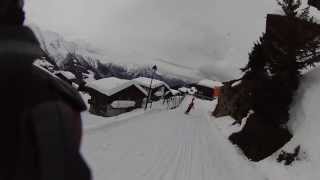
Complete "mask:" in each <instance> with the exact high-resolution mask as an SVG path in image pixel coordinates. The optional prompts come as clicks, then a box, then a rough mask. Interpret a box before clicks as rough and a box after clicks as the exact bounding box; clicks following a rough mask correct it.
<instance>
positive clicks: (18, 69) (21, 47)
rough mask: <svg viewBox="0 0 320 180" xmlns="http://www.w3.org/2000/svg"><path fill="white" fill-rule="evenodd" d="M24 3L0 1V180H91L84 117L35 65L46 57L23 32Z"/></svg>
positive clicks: (70, 93) (78, 102) (68, 93)
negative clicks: (84, 144)
mask: <svg viewBox="0 0 320 180" xmlns="http://www.w3.org/2000/svg"><path fill="white" fill-rule="evenodd" d="M22 5H23V2H22V1H18V0H12V1H11V0H1V1H0V82H1V88H0V94H1V107H0V117H1V127H0V128H1V129H0V142H1V148H0V162H1V165H0V180H22V179H23V180H89V179H91V175H90V171H89V169H88V167H87V165H86V164H85V162H84V161H83V158H82V157H81V155H80V152H79V149H80V140H81V133H82V132H81V119H80V112H81V111H83V110H85V109H86V106H85V104H84V103H83V101H82V99H81V97H80V96H79V94H78V93H77V92H76V91H75V90H74V89H73V88H72V87H70V85H68V84H67V83H64V82H63V81H61V80H58V79H57V78H55V77H53V76H52V75H50V74H49V73H47V72H46V71H45V70H42V69H39V68H38V67H36V66H34V65H33V61H34V60H35V59H37V58H41V57H42V56H43V51H42V50H41V48H40V45H39V43H38V41H37V39H36V38H35V36H34V34H33V32H32V31H31V30H30V29H28V28H26V27H23V26H22V24H23V20H24V13H23V11H22Z"/></svg>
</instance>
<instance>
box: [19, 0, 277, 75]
mask: <svg viewBox="0 0 320 180" xmlns="http://www.w3.org/2000/svg"><path fill="white" fill-rule="evenodd" d="M275 7H276V3H275V0H26V7H25V10H26V12H27V18H28V23H34V24H37V25H38V26H40V27H42V28H44V29H47V30H52V31H56V32H58V33H61V34H63V35H64V36H66V37H69V38H76V39H84V40H86V41H89V42H90V43H92V44H94V45H95V46H98V47H100V48H101V49H104V50H105V52H106V53H108V52H110V53H116V54H118V55H119V56H122V57H123V58H127V59H131V60H132V61H137V60H139V59H156V58H162V59H165V60H167V61H171V62H174V63H178V64H183V65H186V66H189V67H194V68H200V69H206V68H207V67H210V68H215V67H223V66H226V65H227V64H230V63H229V62H230V61H231V62H233V64H235V67H236V68H237V67H240V66H242V65H244V64H245V62H246V61H247V60H246V58H247V54H248V52H249V50H250V48H251V47H252V45H253V42H254V41H256V40H257V39H258V37H259V36H260V35H261V33H262V32H263V31H264V28H265V17H266V14H267V13H270V12H274V10H275ZM218 69H220V70H221V68H218Z"/></svg>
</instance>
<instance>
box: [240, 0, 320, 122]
mask: <svg viewBox="0 0 320 180" xmlns="http://www.w3.org/2000/svg"><path fill="white" fill-rule="evenodd" d="M277 2H278V4H279V5H280V6H281V8H282V10H283V12H284V14H285V16H284V18H286V20H285V22H286V23H287V24H286V25H283V26H282V27H280V28H282V30H284V32H286V33H285V34H280V35H279V34H275V33H273V32H271V33H270V32H269V33H268V32H267V33H266V34H263V35H262V37H260V39H259V41H258V42H257V43H255V44H254V47H253V49H252V51H251V52H250V54H249V62H248V64H247V65H246V66H245V67H244V68H243V69H242V71H243V72H244V73H245V74H244V76H243V79H244V80H250V81H251V82H252V83H253V84H254V86H253V87H252V89H251V90H249V91H250V94H252V99H253V104H252V108H253V110H254V111H255V113H256V114H259V116H260V117H263V120H264V121H268V122H269V123H272V124H274V125H276V126H278V125H282V124H285V123H286V122H287V121H288V120H289V108H290V104H291V102H292V98H293V95H294V93H295V91H296V89H297V88H298V86H299V81H300V76H301V71H302V70H303V69H304V68H307V67H309V66H314V65H315V63H317V62H319V61H320V58H316V57H318V55H319V54H317V51H316V50H317V49H318V47H319V44H320V43H319V42H320V41H319V39H320V38H319V37H318V35H317V34H316V33H315V34H311V35H305V34H301V33H303V32H304V31H303V28H308V27H314V26H312V25H315V23H314V21H313V18H310V16H309V7H306V8H304V9H302V10H300V6H301V1H300V0H282V1H279V0H277Z"/></svg>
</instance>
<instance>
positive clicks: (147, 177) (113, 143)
mask: <svg viewBox="0 0 320 180" xmlns="http://www.w3.org/2000/svg"><path fill="white" fill-rule="evenodd" d="M190 100H191V99H190V97H188V98H186V100H185V101H184V103H183V104H182V105H181V106H180V108H178V109H176V110H166V109H163V108H159V107H158V106H154V108H153V109H152V110H149V111H147V112H145V113H144V112H142V111H140V112H133V113H131V115H130V114H129V115H124V116H122V117H121V118H119V119H118V120H115V119H114V118H113V120H111V121H110V122H108V118H107V119H103V118H100V119H90V118H93V117H94V116H92V115H88V114H87V115H84V116H83V118H84V123H85V124H86V121H91V120H92V121H100V124H99V125H98V126H96V127H95V128H86V129H85V132H84V142H83V148H82V151H83V153H84V156H85V158H86V159H87V161H88V163H89V165H90V166H91V168H92V170H93V175H94V179H96V180H127V179H128V180H209V179H210V180H212V179H216V180H233V179H238V180H242V179H243V180H251V179H252V180H259V179H267V178H263V176H262V175H261V174H260V173H259V172H258V171H257V170H256V169H255V168H254V167H253V166H252V164H251V163H250V162H249V161H248V160H247V159H245V158H244V156H243V155H242V154H241V153H240V152H238V151H237V150H236V148H235V147H234V146H233V145H231V144H230V143H229V141H228V140H227V139H226V137H225V136H223V135H222V134H221V132H220V131H219V130H218V129H217V128H216V127H215V126H214V123H212V122H211V121H215V120H217V119H212V118H209V110H212V106H213V105H214V104H213V103H212V102H209V101H201V100H198V99H197V100H196V101H195V109H193V110H192V111H191V113H190V115H185V114H184V110H185V109H186V107H187V105H188V103H189V102H190ZM96 118H97V117H96ZM116 119H117V118H116ZM101 121H102V122H105V123H101ZM89 124H90V123H89ZM91 127H94V126H92V123H91Z"/></svg>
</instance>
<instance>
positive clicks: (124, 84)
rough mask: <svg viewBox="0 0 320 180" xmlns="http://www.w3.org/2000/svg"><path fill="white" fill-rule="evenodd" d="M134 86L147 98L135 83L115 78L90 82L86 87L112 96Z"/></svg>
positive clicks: (144, 92)
mask: <svg viewBox="0 0 320 180" xmlns="http://www.w3.org/2000/svg"><path fill="white" fill-rule="evenodd" d="M132 85H133V86H136V87H137V88H138V89H139V90H140V91H141V92H142V93H143V94H145V95H146V96H147V92H146V91H145V90H144V89H143V88H142V87H141V86H140V85H139V84H137V83H136V82H134V81H130V80H126V79H119V78H115V77H110V78H103V79H99V80H96V81H91V82H90V83H88V84H87V86H88V87H90V88H92V89H95V90H97V91H99V92H100V93H102V94H105V95H107V96H112V95H114V94H116V93H118V92H120V91H122V90H124V89H126V88H128V87H130V86H132Z"/></svg>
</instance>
